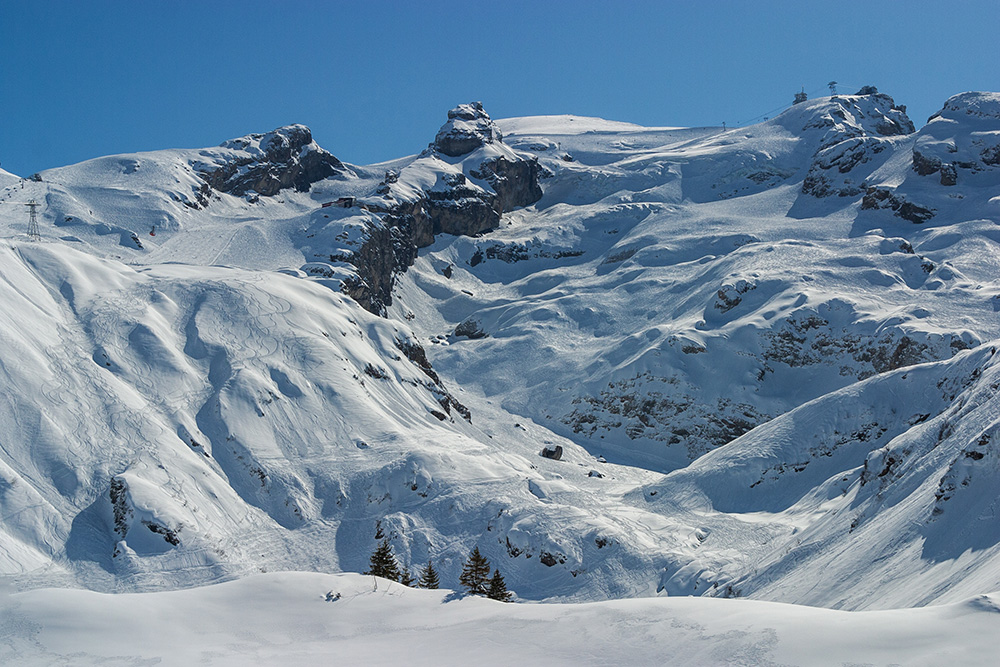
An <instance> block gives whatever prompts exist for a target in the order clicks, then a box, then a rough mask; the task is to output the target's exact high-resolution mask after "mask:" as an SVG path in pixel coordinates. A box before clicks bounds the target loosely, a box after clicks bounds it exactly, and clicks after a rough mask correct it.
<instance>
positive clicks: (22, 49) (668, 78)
mask: <svg viewBox="0 0 1000 667" xmlns="http://www.w3.org/2000/svg"><path fill="white" fill-rule="evenodd" d="M998 26H1000V2H997V1H996V0H988V1H985V0H984V1H962V0H952V1H949V2H940V1H939V2H924V1H923V0H909V1H897V2H889V1H875V0H871V1H868V2H856V1H854V0H847V1H842V2H837V3H828V2H822V3H821V2H812V1H811V0H799V1H797V2H791V1H789V2H779V1H768V0H757V1H755V2H754V1H750V0H747V1H743V2H737V1H731V2H727V1H723V0H718V1H715V2H712V1H707V0H706V1H702V2H696V1H691V2H668V1H660V2H628V1H627V0H619V1H618V2H582V1H577V2H560V1H548V2H546V1H545V0H534V1H533V2H532V1H527V2H522V1H521V0H507V1H505V2H476V1H473V0H467V1H466V2H437V1H433V0H425V1H421V2H397V1H394V0H381V1H380V2H360V1H358V2H314V1H311V0H299V1H297V2H294V3H293V2H277V1H275V2H256V1H254V0H244V1H241V2H222V1H215V2H213V1H207V0H202V1H200V2H189V1H187V0H169V1H162V2H152V1H141V0H132V1H131V2H111V1H93V2H81V1H78V2H69V1H66V2H53V1H46V0H32V1H30V2H29V1H28V0H0V166H2V167H3V168H4V169H6V170H8V171H12V172H14V173H17V174H21V175H28V174H31V173H33V172H34V171H38V170H41V169H46V168H50V167H56V166H60V165H64V164H71V163H74V162H79V161H81V160H85V159H88V158H92V157H98V156H100V155H108V154H113V153H122V152H132V151H140V150H154V149H158V148H181V147H201V146H211V145H216V144H218V143H220V142H222V141H224V140H226V139H229V138H231V137H236V136H241V135H243V134H247V133H250V132H265V131H268V130H270V129H273V128H274V127H277V126H280V125H286V124H289V123H305V124H306V125H309V126H310V127H311V128H312V130H313V134H314V136H315V138H316V140H317V141H318V142H319V143H320V145H322V146H323V147H324V148H327V149H328V150H330V151H331V152H333V153H334V154H335V155H337V156H338V157H340V158H341V159H343V160H346V161H348V162H352V163H355V164H366V163H372V162H377V161H381V160H387V159H390V158H393V157H400V156H403V155H407V154H411V153H415V152H418V151H420V150H421V149H422V148H423V147H425V146H426V145H427V143H428V142H429V141H431V139H433V137H434V134H435V132H436V131H437V128H438V127H439V126H440V125H441V123H443V122H444V120H445V112H446V111H447V109H449V108H450V107H452V106H454V105H455V104H458V103H460V102H466V101H471V100H481V101H482V102H483V103H484V105H485V106H486V109H487V111H488V112H489V113H490V114H491V115H492V116H493V117H494V118H503V117H509V116H525V115H536V114H557V113H573V114H578V115H592V116H601V117H604V118H610V119H614V120H625V121H631V122H636V123H641V124H644V125H720V124H721V123H722V122H723V121H725V122H727V124H728V125H730V126H733V125H736V124H743V123H746V122H747V121H749V120H752V119H754V118H756V117H759V116H762V115H764V114H766V113H768V112H771V113H773V112H775V111H776V110H777V109H779V108H780V107H781V106H782V105H784V104H787V103H789V102H790V101H791V97H792V94H793V93H794V92H796V91H798V90H799V88H800V87H802V86H804V87H805V90H806V91H807V92H810V93H815V94H816V95H820V94H827V93H826V90H827V89H826V83H827V82H828V81H830V80H836V81H839V82H841V85H840V86H839V89H840V92H849V93H850V92H855V90H856V89H857V88H858V87H860V86H862V85H866V84H874V85H877V86H878V87H879V89H880V90H882V91H883V92H886V93H889V94H890V95H892V96H893V97H894V98H895V99H896V102H897V103H900V104H906V105H907V106H908V108H909V111H910V115H911V117H912V118H913V120H914V122H915V123H916V124H917V126H918V127H919V126H920V125H921V124H922V123H923V122H924V121H925V120H926V119H927V116H929V115H930V114H931V113H933V112H934V111H936V110H937V109H938V108H940V106H941V104H942V103H943V102H944V100H945V99H947V98H948V97H949V96H951V95H953V94H955V93H959V92H963V91H966V90H994V91H997V90H1000V58H998V56H997V54H998V52H1000V51H998V47H997V28H998Z"/></svg>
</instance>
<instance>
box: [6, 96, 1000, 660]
mask: <svg viewBox="0 0 1000 667" xmlns="http://www.w3.org/2000/svg"><path fill="white" fill-rule="evenodd" d="M432 136H433V137H434V142H433V143H431V144H430V146H429V147H428V148H427V149H425V150H423V151H422V152H420V153H418V154H415V155H412V156H408V157H404V158H400V159H399V160H395V161H392V162H389V163H384V164H379V165H370V166H356V165H348V164H345V163H342V162H340V161H339V160H338V159H337V158H336V157H334V156H333V155H332V154H330V153H328V152H327V151H325V150H324V149H322V148H320V147H319V146H317V145H316V144H315V142H313V141H312V137H311V133H310V132H309V130H308V128H306V127H304V126H301V125H295V126H288V127H285V128H279V129H277V130H274V131H272V132H268V133H265V134H250V135H247V136H245V137H241V138H238V139H233V140H230V141H226V142H224V143H223V144H222V145H220V146H219V147H216V148H210V149H200V150H164V151H157V152H151V153H141V154H132V155H120V156H110V157H106V158H99V159H96V160H90V161H87V162H84V163H81V164H78V165H72V166H68V167H63V168H60V169H52V170H48V171H44V172H41V173H40V174H38V175H37V176H36V177H34V178H29V179H22V178H19V177H16V176H13V175H9V174H7V173H6V172H0V202H4V205H2V206H0V236H2V239H0V259H2V261H0V304H2V305H3V307H2V308H0V378H2V381H3V383H4V391H3V392H2V394H0V398H2V400H0V580H2V582H3V583H4V584H5V585H7V586H9V587H10V588H11V590H12V591H18V592H16V593H12V594H11V595H10V596H8V597H7V598H6V599H5V601H4V602H2V603H0V604H3V605H6V606H5V609H6V610H11V614H13V615H11V616H8V618H16V619H23V620H16V621H7V620H4V619H0V628H3V630H0V651H7V654H6V655H4V654H2V653H0V658H7V657H14V658H19V659H23V660H24V661H30V660H35V661H36V662H42V663H48V664H51V663H53V662H55V663H56V664H58V661H59V660H63V661H67V660H68V661H70V662H73V664H80V663H79V661H75V660H73V659H72V657H73V656H74V655H75V656H76V657H77V658H79V659H80V660H84V662H85V661H86V660H91V661H95V662H100V661H101V660H110V659H111V658H112V653H101V651H104V650H105V649H104V648H101V647H104V646H109V644H107V643H105V642H111V644H110V646H115V648H114V651H115V652H114V654H113V655H115V656H120V657H121V659H122V660H126V657H125V656H131V657H128V658H127V659H129V660H131V659H132V657H134V658H135V659H136V660H139V659H149V658H152V657H161V658H163V659H164V660H173V661H175V662H177V664H186V663H187V664H189V663H190V662H192V661H195V660H199V659H201V657H207V658H210V659H212V660H214V661H216V662H219V663H226V662H230V661H232V662H235V661H236V660H238V659H239V660H242V661H246V660H247V659H248V658H249V659H256V660H259V661H264V662H276V661H277V660H278V659H283V660H287V659H288V658H292V659H295V657H296V656H297V657H298V661H300V662H303V663H308V662H319V661H321V660H328V659H330V657H331V655H332V654H331V653H330V651H332V650H334V649H333V648H332V647H337V648H336V650H337V651H338V652H341V653H342V654H343V655H345V656H349V657H350V658H351V659H353V660H363V661H366V662H370V661H376V662H378V661H381V660H382V656H383V654H381V653H378V651H384V652H385V653H384V655H385V657H386V660H385V661H386V662H387V661H389V659H390V658H391V656H403V655H405V656H406V658H407V659H409V660H416V661H420V660H425V659H426V661H428V662H430V661H431V660H432V657H431V656H434V655H437V661H438V662H440V659H441V656H440V655H439V654H435V653H434V647H435V646H438V645H439V644H440V642H443V641H445V637H454V636H456V635H458V636H461V637H463V639H462V640H461V641H456V642H455V643H454V651H455V653H454V656H455V658H456V660H457V659H459V658H460V657H461V656H472V655H476V656H480V657H481V655H482V654H481V653H480V651H481V647H480V642H481V641H488V642H491V645H492V642H501V644H502V645H500V646H498V648H497V653H496V659H497V660H499V659H501V655H503V656H506V657H508V658H509V657H510V656H512V655H518V656H521V657H522V658H524V659H527V660H529V661H538V660H541V659H542V658H543V657H544V658H545V659H548V660H551V661H555V662H560V661H562V662H569V661H575V662H581V661H582V662H588V661H590V662H594V663H606V662H608V661H609V660H608V658H609V656H611V655H619V654H621V651H622V650H623V649H622V647H623V646H628V647H629V649H628V650H629V651H633V652H634V657H633V654H631V653H630V654H629V656H630V657H629V662H639V663H642V662H646V663H653V662H656V663H658V664H659V663H664V662H667V663H669V662H670V661H674V663H675V664H720V663H722V664H725V663H726V662H733V663H740V664H748V663H752V664H768V661H771V662H773V663H775V664H816V663H829V662H844V663H852V662H858V663H863V662H897V663H900V664H930V663H932V662H935V660H937V661H941V660H945V661H948V662H952V663H954V662H956V661H958V662H964V663H966V664H977V663H980V660H981V658H982V656H983V654H982V653H980V652H981V651H985V650H986V648H985V646H984V640H983V637H988V636H990V635H989V632H988V631H989V629H991V628H992V624H993V623H994V621H993V618H994V614H995V610H994V601H993V598H992V597H990V594H992V593H993V592H994V591H998V590H1000V524H998V517H1000V507H998V503H1000V501H998V500H997V499H998V498H1000V476H998V474H997V472H996V470H997V462H998V460H1000V440H998V438H1000V432H998V424H1000V397H998V394H997V388H998V387H1000V359H998V358H996V356H995V354H996V350H997V347H998V346H1000V260H998V257H1000V227H998V225H1000V95H998V94H996V93H963V94H961V95H956V96H954V97H952V98H951V99H949V100H948V101H947V102H946V103H945V104H944V106H943V108H942V110H941V112H939V113H938V114H936V115H935V116H934V117H932V118H931V119H930V121H929V122H928V123H927V124H926V125H925V126H924V127H922V128H920V129H917V128H915V127H914V126H913V123H912V122H911V121H910V120H909V118H907V116H906V113H905V108H903V107H900V106H898V105H896V103H895V101H894V100H892V98H890V97H888V96H887V95H884V94H881V93H878V92H877V91H876V90H874V89H868V88H866V89H862V90H861V91H859V94H857V95H841V96H837V97H833V98H821V99H817V100H811V101H808V102H805V103H803V104H798V105H795V106H793V107H791V108H789V109H788V110H786V111H785V112H784V113H782V114H781V115H779V116H777V117H775V118H773V119H772V120H769V121H767V122H764V123H761V124H758V125H754V126H750V127H745V128H734V129H728V130H723V129H721V128H673V127H658V128H644V127H640V126H635V125H631V124H628V123H618V122H613V121H606V120H603V119H593V118H583V117H578V116H546V117H537V118H515V119H507V120H501V121H496V122H494V121H492V119H490V118H489V116H488V114H487V113H486V111H485V110H484V109H483V108H482V106H481V105H479V104H478V103H473V104H465V105H461V106H459V107H457V108H456V109H453V110H452V111H451V112H449V114H448V120H447V122H446V123H445V124H444V126H443V127H442V128H441V130H440V131H439V132H438V134H437V135H436V136H435V135H434V134H433V128H429V129H428V137H432ZM29 199H33V200H35V201H37V202H39V203H40V204H41V206H40V207H39V224H40V227H41V235H42V241H41V242H40V243H33V242H30V241H29V240H28V239H27V236H26V232H27V213H26V210H25V207H24V206H23V202H26V201H28V200H29ZM557 446H558V447H561V449H562V452H563V454H562V457H561V458H559V459H553V458H548V457H545V456H542V455H541V454H542V451H543V449H545V448H551V449H554V448H555V447H557ZM380 530H381V531H383V532H384V534H385V535H386V537H387V538H388V539H389V541H390V544H391V545H392V548H393V550H394V551H395V554H396V556H397V558H398V559H399V560H400V563H401V564H402V565H405V566H407V567H409V568H410V569H411V570H417V569H419V568H421V567H422V566H423V565H424V564H425V563H426V562H427V561H428V560H429V559H433V562H434V564H435V567H437V568H438V570H439V572H440V574H441V578H442V585H443V586H445V587H448V588H457V587H458V576H459V573H460V571H461V568H462V564H463V562H464V560H465V558H466V556H467V555H468V553H469V551H470V549H472V547H473V546H478V547H479V548H480V549H481V550H482V552H483V554H485V555H486V556H487V557H488V558H489V560H490V562H491V563H493V564H494V565H495V566H496V567H498V568H499V569H500V570H501V571H502V572H503V575H504V577H505V578H506V581H507V584H508V586H510V588H511V589H512V590H513V591H515V592H516V595H517V599H518V600H519V601H521V602H529V601H533V602H545V603H546V604H541V605H506V606H500V605H497V604H492V603H490V602H486V601H482V600H476V599H463V600H451V601H445V602H442V595H445V593H435V592H425V591H413V590H404V589H403V588H402V587H400V586H399V585H398V584H394V585H393V586H392V587H387V586H381V587H380V588H379V591H377V594H372V591H371V584H372V582H371V579H370V578H369V579H363V578H360V577H358V576H355V575H351V574H343V575H329V574H316V573H329V572H332V573H352V572H355V573H356V572H361V571H364V570H365V569H366V568H367V567H368V558H369V555H370V554H371V552H372V550H373V549H374V548H375V546H376V543H377V539H376V537H375V536H376V534H377V533H378V532H379V531H380ZM275 572H286V574H274V573H275ZM262 573H268V574H266V575H262ZM220 582H226V583H220ZM209 584H213V585H210V586H209ZM52 587H58V588H55V589H53V588H52ZM193 587H198V588H193ZM322 588H325V589H326V590H329V589H331V588H337V589H338V590H340V591H341V592H342V595H343V597H342V599H341V600H339V601H337V602H336V603H323V602H322V595H323V594H324V593H325V592H326V591H325V590H322V591H320V590H319V589H322ZM80 589H89V590H90V591H93V592H89V591H86V590H80ZM107 593H119V594H129V595H117V596H112V597H108V596H107V595H105V594H107ZM132 594H134V595H132ZM686 596H695V597H705V598H750V600H746V599H741V600H732V601H726V600H707V599H706V600H700V599H690V600H689V599H687V598H686ZM262 597H265V598H268V599H269V600H270V601H271V602H270V603H263V604H264V606H265V607H266V608H265V609H262V610H261V609H257V607H259V606H260V604H261V603H260V600H261V598H262ZM637 598H643V599H637ZM647 598H650V599H647ZM651 598H668V599H665V600H664V599H651ZM670 598H678V599H670ZM680 598H683V599H680ZM570 603H572V604H570ZM774 603H792V604H796V605H810V607H791V606H786V605H783V604H774ZM129 605H136V607H135V609H145V608H148V609H154V610H157V611H156V613H155V614H152V615H150V617H149V618H143V617H142V615H141V614H137V613H136V612H135V611H134V610H133V611H130V607H129ZM206 605H207V606H210V607H214V608H217V609H219V612H218V614H217V615H210V616H211V618H210V619H208V618H200V619H195V618H192V619H191V620H184V621H181V620H178V619H181V618H184V619H186V618H187V617H186V616H185V615H184V614H183V613H181V611H179V610H183V609H195V608H198V607H199V606H206ZM928 605H945V606H928ZM347 606H351V607H352V609H353V610H355V611H354V612H352V613H351V614H350V615H348V616H347V617H344V616H339V614H341V612H340V611H339V610H340V609H342V608H344V607H347ZM925 606H927V608H926V609H906V608H910V607H925ZM823 608H826V609H823ZM362 610H363V611H362ZM834 610H868V611H865V612H864V613H860V612H858V613H850V614H848V613H847V612H846V611H834ZM872 610H889V611H884V612H878V613H876V612H875V611H872ZM97 616H100V617H105V618H110V617H112V616H113V617H115V618H117V619H118V620H117V621H115V622H114V623H110V624H109V625H106V626H104V627H103V628H102V627H91V626H87V625H86V623H89V622H94V621H93V619H94V618H95V617H97ZM158 618H159V619H173V620H174V621H177V625H174V624H173V621H171V623H170V624H169V625H170V629H169V631H163V632H160V633H159V634H158V635H157V636H155V637H153V632H154V627H156V625H157V623H161V621H157V620H156V619H158ZM366 618H367V619H368V620H365V619H366ZM466 619H472V620H466ZM475 619H478V620H475ZM161 624H166V621H162V623H161ZM185 624H189V625H185ZM183 627H187V628H188V629H189V631H190V632H198V633H203V634H201V635H199V637H200V639H199V640H198V641H191V642H189V643H188V642H186V641H183V640H180V639H177V637H181V636H183V635H181V634H180V633H181V632H182V630H181V629H180V628H183ZM255 627H256V628H259V631H258V630H252V629H247V628H255ZM59 628H63V630H62V631H61V630H60V629H59ZM117 628H131V630H129V631H128V632H125V631H119V630H117ZM237 628H239V630H237ZM309 628H312V630H309ZM831 628H833V629H832V630H831ZM494 630H495V634H494ZM133 631H134V633H136V634H135V635H134V636H136V637H146V638H147V639H148V641H147V642H146V643H145V644H143V643H142V642H141V641H139V640H137V641H136V643H135V644H133V645H131V648H130V647H129V646H130V645H127V644H126V643H125V642H126V641H130V640H126V639H124V637H125V636H126V635H128V636H132V635H130V634H129V633H130V632H133ZM172 632H177V633H178V634H177V635H172V634H170V633H172ZM378 632H381V633H383V634H384V635H386V637H387V638H386V640H385V642H373V641H371V640H370V637H371V635H372V633H378ZM74 633H76V634H74ZM269 633H273V634H269ZM977 633H979V634H977ZM91 637H94V638H95V639H93V640H91V639H90V638H91ZM109 637H116V639H113V640H112V639H109ZM171 637H173V639H171ZM227 637H229V638H227ZM232 637H237V638H239V637H242V638H243V639H242V640H241V639H233V638H232ZM661 637H662V638H663V639H666V640H667V641H660V639H661ZM96 638H101V640H100V643H99V642H98V639H96ZM414 641H416V642H422V643H423V644H422V645H423V646H426V647H427V649H426V651H424V652H421V651H418V650H415V649H414V646H419V645H421V644H419V643H418V644H413V643H412V642H414ZM116 642H117V644H116ZM937 642H941V643H940V644H938V643H937ZM74 646H75V647H77V648H75V649H74ZM219 646H225V647H226V648H225V649H219V648H218V647H219ZM665 647H670V651H667V649H666V648H665ZM501 649H502V650H501ZM218 650H223V653H222V654H208V653H205V654H203V653H202V652H205V651H208V652H211V651H218ZM172 651H173V652H172ZM185 651H186V652H187V653H184V652H185ZM241 651H243V652H242V653H241ZM643 651H648V653H643ZM963 651H964V652H965V653H963ZM174 652H176V653H174ZM91 654H92V655H91ZM60 656H62V657H60ZM102 656H103V657H102ZM830 656H837V658H836V659H835V660H834V659H832V658H830ZM941 656H946V658H942V657H941ZM685 658H687V659H685ZM6 661H8V662H9V661H10V660H6ZM611 661H614V660H611ZM980 664H981V663H980Z"/></svg>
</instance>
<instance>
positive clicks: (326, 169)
mask: <svg viewBox="0 0 1000 667" xmlns="http://www.w3.org/2000/svg"><path fill="white" fill-rule="evenodd" d="M221 147H222V148H229V149H233V151H234V152H233V154H232V157H230V158H229V159H224V160H220V161H219V162H216V163H213V164H209V165H205V164H203V165H199V169H198V172H199V175H200V176H201V177H202V178H203V179H204V180H205V182H206V183H208V184H209V185H210V186H211V187H213V188H215V189H216V190H218V191H219V192H228V193H229V194H233V195H237V196H243V195H245V194H247V193H248V192H251V191H253V192H256V193H258V194H261V195H265V196H273V195H275V194H277V193H278V192H279V191H280V190H283V189H285V188H292V187H294V188H295V189H296V190H297V191H299V192H307V191H308V190H309V187H310V186H311V185H312V184H313V183H315V182H316V181H320V180H323V179H324V178H329V177H330V176H335V175H338V174H343V173H346V172H347V168H346V167H345V166H344V164H343V163H342V162H341V161H340V160H338V159H337V158H336V157H334V156H333V155H332V154H330V153H329V152H327V151H325V150H323V149H322V148H320V147H319V146H318V145H317V144H316V143H315V142H314V141H313V139H312V132H311V131H310V130H309V128H308V127H306V126H305V125H288V126H286V127H279V128H278V129H276V130H273V131H271V132H268V133H267V134H248V135H246V136H244V137H240V138H238V139H231V140H229V141H227V142H225V143H223V144H222V146H221Z"/></svg>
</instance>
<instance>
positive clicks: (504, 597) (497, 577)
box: [486, 570, 513, 602]
mask: <svg viewBox="0 0 1000 667" xmlns="http://www.w3.org/2000/svg"><path fill="white" fill-rule="evenodd" d="M486 597H488V598H489V599H491V600H499V601H500V602H510V599H511V598H512V597H513V595H512V594H511V592H510V591H508V590H507V583H506V582H505V581H504V580H503V575H502V574H500V570H493V576H492V577H490V582H489V588H488V589H487V590H486Z"/></svg>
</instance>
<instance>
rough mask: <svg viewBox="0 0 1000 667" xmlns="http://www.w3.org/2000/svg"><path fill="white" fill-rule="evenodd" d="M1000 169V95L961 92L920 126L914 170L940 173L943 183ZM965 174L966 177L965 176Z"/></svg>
mask: <svg viewBox="0 0 1000 667" xmlns="http://www.w3.org/2000/svg"><path fill="white" fill-rule="evenodd" d="M998 168H1000V95H998V94H996V93H962V94H960V95H955V96H954V97H951V98H949V99H948V101H947V102H945V104H944V107H943V108H942V109H941V110H940V111H938V112H937V113H935V114H934V115H933V116H931V117H930V118H929V119H928V121H927V125H925V126H924V127H923V128H921V129H920V132H919V133H918V134H917V139H916V142H915V144H914V146H913V170H914V171H915V172H916V173H917V174H919V175H920V176H932V175H935V174H936V175H938V179H939V181H940V184H941V185H945V186H953V185H956V184H957V183H958V181H959V179H960V178H970V177H971V176H973V175H975V174H979V173H980V172H992V173H996V172H997V169H998ZM963 174H964V176H962V175H963Z"/></svg>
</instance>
